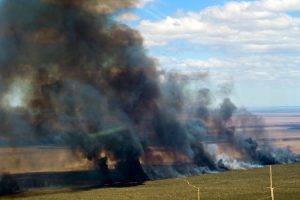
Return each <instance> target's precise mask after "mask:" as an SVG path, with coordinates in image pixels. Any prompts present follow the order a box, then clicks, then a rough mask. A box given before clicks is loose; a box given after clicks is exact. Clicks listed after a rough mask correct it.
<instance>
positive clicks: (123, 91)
mask: <svg viewBox="0 0 300 200" xmlns="http://www.w3.org/2000/svg"><path fill="white" fill-rule="evenodd" d="M136 3H137V2H136V1H134V0H26V1H24V0H3V1H1V3H0V90H1V93H0V99H1V107H0V132H1V133H0V134H1V137H3V138H5V141H4V143H5V145H9V146H17V145H34V144H45V145H46V144H55V145H67V146H70V147H72V148H73V149H74V150H79V151H81V152H82V153H83V154H84V155H85V156H86V158H88V159H90V160H93V161H94V162H95V166H96V168H97V167H98V168H100V169H101V170H102V172H103V176H106V175H105V174H106V173H105V172H106V171H107V170H109V169H108V160H109V161H110V162H111V163H114V164H113V166H112V167H113V168H114V169H116V170H117V171H118V172H119V175H120V178H119V179H120V180H123V181H135V180H143V179H147V177H150V178H160V177H170V176H178V175H182V174H184V175H193V174H199V173H203V172H204V171H207V170H220V169H224V168H231V167H230V166H229V165H227V164H226V163H227V162H231V161H228V160H224V159H225V158H226V156H225V157H224V156H223V157H222V159H220V158H219V157H218V155H217V153H216V152H214V150H213V149H211V148H209V147H208V145H207V144H208V143H209V139H207V138H214V139H216V140H219V139H224V140H226V142H227V143H228V145H230V146H233V148H235V149H236V150H237V151H239V152H241V154H243V159H244V162H245V163H247V162H248V163H255V164H269V163H287V162H293V161H295V159H294V155H293V154H292V153H291V152H287V151H286V150H278V149H276V150H275V149H274V148H272V147H270V146H268V145H265V146H262V147H258V144H257V142H255V140H254V139H252V138H251V137H246V136H244V135H241V134H236V133H235V132H234V128H233V127H228V122H229V121H230V120H231V117H232V114H233V112H234V111H235V110H236V107H235V106H234V104H233V103H232V102H231V101H230V99H228V98H225V99H224V101H223V103H221V105H220V106H219V108H212V107H211V99H210V98H211V94H210V90H209V89H207V88H203V87H200V88H199V91H198V92H197V94H194V95H196V96H197V97H198V98H197V99H196V100H197V101H196V103H195V102H194V101H193V106H194V107H197V109H196V111H193V112H189V115H188V118H187V119H179V117H178V116H180V115H181V114H184V113H186V112H188V110H187V106H186V105H187V104H188V103H187V102H189V100H188V97H186V96H185V94H184V90H185V89H184V88H183V86H182V84H181V83H180V82H178V81H176V80H175V79H176V78H174V77H173V78H172V77H171V76H170V77H167V75H165V76H166V79H165V81H164V82H161V81H160V80H159V79H160V76H161V75H160V73H159V72H158V71H157V68H156V65H155V63H156V62H155V60H154V59H153V58H150V57H148V56H147V55H146V52H145V49H144V46H143V39H142V37H141V35H140V34H139V33H138V32H137V31H135V30H133V29H131V28H129V27H127V26H126V25H123V24H120V23H118V22H116V21H115V20H114V16H115V15H116V14H117V13H119V12H121V11H123V10H125V9H132V8H134V6H135V4H136ZM177 78H178V77H177ZM185 78H187V79H188V77H185ZM204 78H205V75H203V74H202V75H199V79H204ZM193 79H195V77H193ZM154 147H155V148H156V149H163V150H166V151H168V152H171V153H172V157H173V158H174V160H175V161H176V162H175V164H171V165H168V166H158V165H156V166H153V165H147V164H145V165H144V168H143V169H142V166H141V164H140V158H141V156H142V155H147V152H149V151H151V150H152V151H154V150H153V149H155V148H154ZM278 155H280V156H278ZM149 159H150V161H149ZM151 159H153V158H151V156H150V157H147V156H144V162H145V163H147V162H151ZM184 163H185V164H186V163H188V164H186V165H184ZM249 165H250V164H249ZM145 172H146V173H145ZM107 179H109V177H108V178H107Z"/></svg>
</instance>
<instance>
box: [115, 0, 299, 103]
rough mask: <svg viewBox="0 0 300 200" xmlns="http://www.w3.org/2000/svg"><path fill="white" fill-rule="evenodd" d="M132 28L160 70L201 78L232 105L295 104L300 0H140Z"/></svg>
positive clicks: (124, 17)
mask: <svg viewBox="0 0 300 200" xmlns="http://www.w3.org/2000/svg"><path fill="white" fill-rule="evenodd" d="M140 1H141V2H140V4H139V5H138V8H137V9H135V10H131V11H130V12H127V11H126V12H124V13H122V14H120V15H119V16H118V20H120V21H122V22H123V23H126V24H128V25H129V26H131V27H133V28H135V29H138V30H139V31H140V32H141V34H142V36H143V37H144V40H145V48H146V49H147V51H149V54H150V55H151V56H153V57H155V58H157V60H158V62H159V66H160V68H161V69H162V70H164V71H176V72H180V73H208V74H209V83H210V84H211V85H213V86H212V87H216V88H217V87H223V86H224V85H225V86H228V85H229V86H230V87H231V88H232V90H231V93H230V98H231V99H232V100H233V101H234V102H235V104H237V105H238V106H245V107H264V106H299V105H300V81H299V80H300V56H299V55H300V0H256V1H254V0H252V1H249V0H248V1H246V0H245V1H241V0H239V1H227V0H185V1H182V0H140Z"/></svg>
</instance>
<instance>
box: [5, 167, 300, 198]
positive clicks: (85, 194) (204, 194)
mask: <svg viewBox="0 0 300 200" xmlns="http://www.w3.org/2000/svg"><path fill="white" fill-rule="evenodd" d="M268 172H269V169H268V168H261V169H253V170H248V171H231V172H225V173H219V174H209V175H203V176H198V177H190V178H188V180H189V181H190V182H191V183H192V184H195V185H197V186H199V187H200V188H201V200H223V199H224V200H263V199H270V198H269V197H270V194H269V189H268V188H267V187H268V186H269V174H268ZM273 180H274V187H275V188H276V189H275V199H276V200H299V199H300V164H294V165H278V166H274V167H273ZM6 198H7V199H12V198H13V199H18V200H23V199H24V200H25V199H26V200H54V199H55V200H69V199H76V200H154V199H155V200H156V199H157V200H185V199H190V200H193V199H195V200H197V190H195V189H194V188H192V187H190V186H188V185H187V183H186V182H184V181H183V180H182V179H168V180H159V181H149V182H146V183H145V184H144V185H139V186H135V187H123V188H99V189H90V190H82V191H74V190H71V189H52V190H50V189H47V190H34V191H31V192H27V193H25V194H22V195H21V196H10V197H6ZM4 199H5V198H4Z"/></svg>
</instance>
